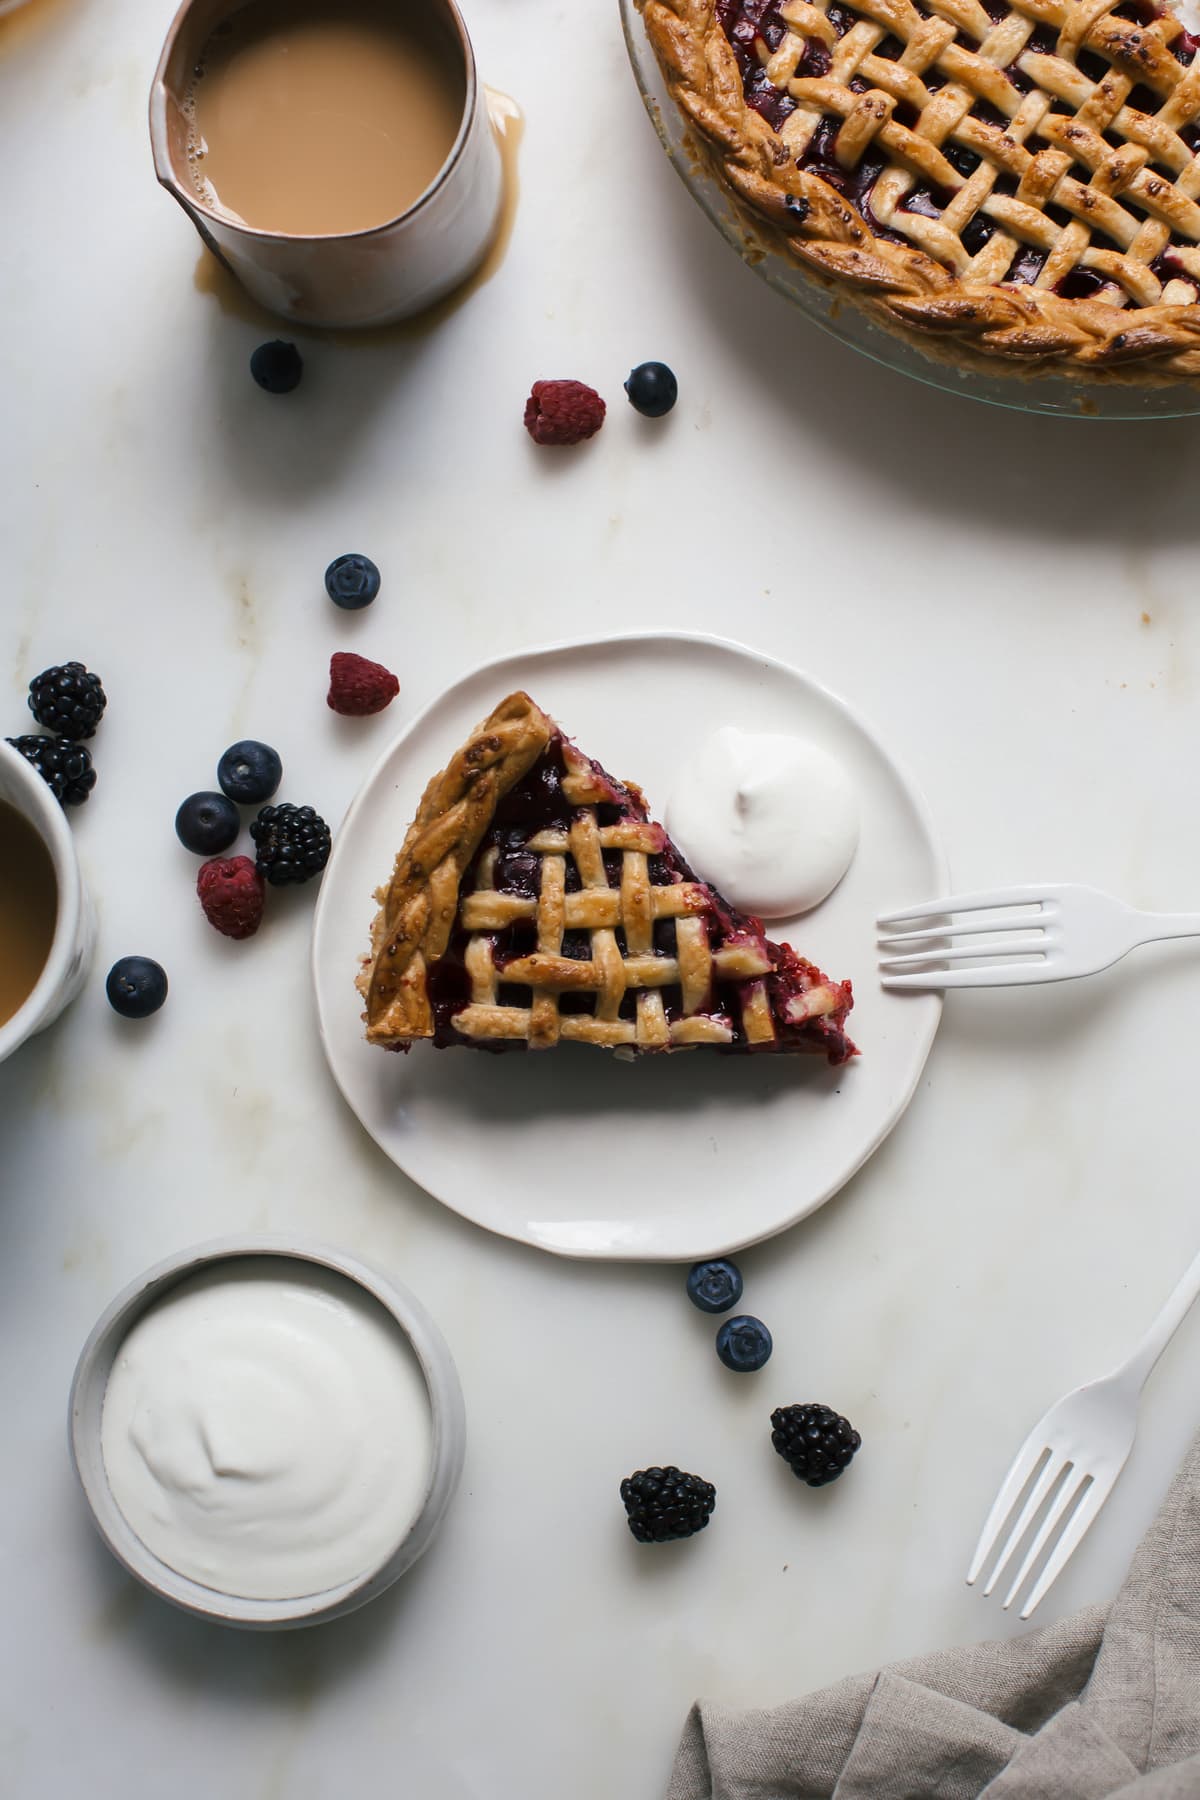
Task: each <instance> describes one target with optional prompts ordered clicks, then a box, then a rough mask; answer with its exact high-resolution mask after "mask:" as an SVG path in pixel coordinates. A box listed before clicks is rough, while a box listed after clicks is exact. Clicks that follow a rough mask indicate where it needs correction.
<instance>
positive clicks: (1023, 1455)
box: [967, 1421, 1050, 1587]
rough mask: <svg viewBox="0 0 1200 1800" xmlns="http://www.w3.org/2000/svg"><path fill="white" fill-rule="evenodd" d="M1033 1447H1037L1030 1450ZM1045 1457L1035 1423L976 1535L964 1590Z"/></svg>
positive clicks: (973, 1580) (1046, 1451)
mask: <svg viewBox="0 0 1200 1800" xmlns="http://www.w3.org/2000/svg"><path fill="white" fill-rule="evenodd" d="M1035 1445H1036V1446H1038V1448H1034V1446H1035ZM1049 1454H1050V1450H1049V1447H1048V1446H1047V1444H1046V1441H1045V1438H1044V1437H1043V1435H1042V1422H1041V1421H1039V1422H1038V1424H1037V1425H1035V1426H1034V1428H1033V1430H1032V1431H1031V1432H1030V1434H1029V1436H1028V1437H1027V1438H1026V1439H1025V1442H1024V1443H1023V1444H1022V1445H1021V1448H1020V1449H1019V1450H1018V1451H1017V1454H1016V1456H1015V1457H1014V1458H1013V1464H1012V1468H1011V1469H1010V1470H1009V1471H1008V1474H1007V1475H1006V1476H1005V1477H1004V1483H1003V1486H1002V1487H1001V1489H1000V1492H999V1493H998V1494H997V1495H996V1498H995V1499H994V1500H993V1502H992V1510H991V1512H990V1513H989V1514H988V1516H987V1518H986V1520H985V1521H984V1526H983V1530H982V1531H981V1532H980V1534H979V1542H978V1543H977V1544H976V1546H975V1554H974V1556H973V1557H972V1558H971V1567H970V1568H969V1569H968V1570H967V1586H968V1587H974V1585H975V1583H976V1581H977V1580H978V1579H979V1576H980V1574H981V1573H982V1571H983V1565H984V1563H985V1562H986V1561H987V1559H988V1554H989V1552H990V1551H991V1550H992V1549H994V1547H995V1543H996V1539H997V1537H998V1536H999V1535H1000V1527H1001V1526H1002V1525H1003V1523H1004V1521H1005V1519H1007V1517H1008V1515H1009V1513H1010V1512H1011V1511H1012V1509H1013V1507H1014V1506H1015V1505H1016V1503H1017V1496H1018V1495H1019V1494H1020V1492H1021V1489H1022V1488H1023V1487H1024V1486H1025V1484H1026V1482H1027V1481H1028V1480H1029V1478H1030V1476H1031V1475H1032V1474H1033V1473H1034V1471H1035V1469H1036V1468H1037V1466H1038V1464H1039V1463H1040V1462H1041V1460H1042V1458H1043V1456H1049Z"/></svg>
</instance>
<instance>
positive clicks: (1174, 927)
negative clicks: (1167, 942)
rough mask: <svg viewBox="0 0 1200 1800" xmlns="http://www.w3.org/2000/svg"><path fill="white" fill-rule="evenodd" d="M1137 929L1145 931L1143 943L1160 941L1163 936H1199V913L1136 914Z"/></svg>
mask: <svg viewBox="0 0 1200 1800" xmlns="http://www.w3.org/2000/svg"><path fill="white" fill-rule="evenodd" d="M1137 920H1138V930H1139V931H1142V932H1144V933H1145V936H1144V937H1143V938H1142V939H1141V942H1142V943H1143V944H1157V943H1161V942H1162V940H1163V939H1164V938H1186V937H1200V913H1148V912H1140V913H1138V915H1137Z"/></svg>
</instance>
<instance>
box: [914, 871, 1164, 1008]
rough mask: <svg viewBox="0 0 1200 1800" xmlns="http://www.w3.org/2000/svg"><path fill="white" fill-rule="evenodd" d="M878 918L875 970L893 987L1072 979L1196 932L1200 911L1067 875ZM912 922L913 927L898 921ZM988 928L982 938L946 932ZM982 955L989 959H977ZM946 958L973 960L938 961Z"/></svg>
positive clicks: (1007, 984) (960, 896)
mask: <svg viewBox="0 0 1200 1800" xmlns="http://www.w3.org/2000/svg"><path fill="white" fill-rule="evenodd" d="M1031 909H1032V910H1031ZM960 914H961V915H964V916H963V917H962V919H961V920H960V919H959V917H958V915H960ZM938 921H940V922H938ZM878 923H879V927H880V935H879V950H880V957H879V975H880V979H881V981H882V983H883V985H884V987H887V988H906V987H908V988H956V987H1021V986H1023V985H1024V984H1025V983H1026V982H1037V981H1073V980H1074V979H1075V978H1076V977H1078V976H1080V975H1094V974H1096V973H1097V971H1098V970H1100V969H1107V968H1110V967H1111V966H1112V964H1113V963H1115V962H1120V960H1121V958H1122V957H1123V956H1127V955H1128V954H1129V952H1130V951H1131V950H1134V949H1136V948H1137V946H1138V945H1139V944H1152V943H1156V942H1158V941H1159V940H1160V939H1162V938H1180V937H1200V913H1146V912H1138V911H1137V909H1136V908H1135V907H1132V906H1126V905H1125V902H1124V901H1123V900H1114V899H1113V897H1112V896H1111V894H1102V893H1101V892H1100V891H1099V889H1097V888H1090V887H1080V886H1077V885H1075V884H1074V883H1071V882H1057V883H1055V882H1046V883H1044V884H1043V885H1042V886H1040V887H1039V886H1035V885H1032V884H1031V885H1029V886H1026V887H1010V888H994V889H993V890H992V891H991V892H990V893H979V894H950V895H947V896H946V897H945V898H944V899H941V900H929V901H926V902H925V904H924V905H922V906H908V907H905V908H904V910H903V911H902V912H890V913H884V914H883V915H882V916H881V917H880V919H879V921H878ZM906 926H912V927H914V928H915V929H912V930H905V929H897V927H901V928H903V927H906ZM983 937H986V938H987V940H988V941H987V942H986V943H970V942H968V943H964V944H951V943H950V942H949V941H948V940H949V939H951V938H967V939H971V938H983ZM984 957H986V958H990V959H992V960H990V961H988V962H981V961H980V959H981V958H984ZM945 963H951V964H955V965H962V964H964V963H973V965H974V966H972V967H967V968H964V967H962V966H955V967H953V968H943V967H938V966H936V965H938V964H945Z"/></svg>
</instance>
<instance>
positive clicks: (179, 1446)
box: [100, 1257, 433, 1600]
mask: <svg viewBox="0 0 1200 1800" xmlns="http://www.w3.org/2000/svg"><path fill="white" fill-rule="evenodd" d="M100 1441H101V1450H102V1453H103V1457H104V1467H105V1472H106V1474H107V1476H108V1483H109V1487H110V1488H111V1490H112V1495H113V1498H114V1499H115V1501H116V1503H117V1505H118V1507H119V1508H120V1510H121V1512H122V1513H123V1514H124V1515H125V1518H126V1519H127V1520H128V1522H129V1524H130V1525H131V1526H132V1528H133V1530H134V1531H135V1532H136V1533H137V1535H138V1537H139V1538H140V1539H141V1540H142V1542H143V1544H145V1546H146V1548H147V1549H148V1550H150V1551H152V1552H153V1554H154V1555H155V1556H157V1557H158V1558H159V1560H160V1561H161V1562H164V1563H166V1564H167V1566H168V1567H169V1568H172V1569H175V1570H176V1571H177V1572H178V1573H179V1574H181V1575H186V1576H189V1577H190V1578H191V1579H192V1580H193V1581H198V1582H201V1583H202V1584H203V1585H204V1586H206V1587H211V1588H215V1589H217V1590H219V1591H220V1592H222V1593H226V1594H235V1595H238V1596H241V1597H243V1598H246V1599H256V1600H290V1599H298V1598H301V1597H303V1596H305V1595H308V1594H318V1593H323V1592H324V1591H325V1590H326V1589H327V1588H331V1587H337V1586H339V1585H340V1584H341V1583H342V1582H344V1581H349V1580H352V1579H353V1578H354V1577H356V1576H359V1575H362V1574H365V1573H366V1572H367V1570H368V1569H371V1568H373V1567H375V1566H376V1565H377V1564H378V1563H379V1562H381V1561H382V1560H383V1559H384V1558H385V1557H386V1555H387V1554H388V1552H389V1551H390V1550H391V1549H392V1548H393V1547H394V1546H395V1545H397V1544H398V1543H399V1542H400V1540H401V1539H402V1538H403V1537H404V1535H405V1534H406V1532H407V1530H408V1527H409V1526H410V1525H411V1524H412V1523H413V1521H414V1520H415V1518H416V1516H417V1514H418V1512H419V1510H420V1508H421V1505H422V1502H423V1499H424V1495H425V1491H426V1486H427V1483H428V1480H429V1475H430V1467H431V1463H432V1457H433V1416H432V1410H431V1407H430V1401H429V1394H428V1390H427V1388H426V1386H425V1380H424V1376H423V1375H422V1373H421V1367H420V1364H419V1362H418V1360H417V1357H416V1353H415V1352H414V1350H413V1348H412V1346H411V1344H410V1343H409V1340H408V1338H407V1337H406V1336H405V1334H404V1332H403V1331H402V1330H401V1328H400V1326H399V1324H398V1323H397V1321H396V1320H395V1319H394V1318H393V1317H392V1315H391V1314H390V1313H389V1312H387V1310H386V1309H385V1308H384V1307H383V1306H382V1305H381V1304H380V1303H379V1302H378V1301H377V1300H376V1299H374V1297H373V1296H372V1295H370V1294H369V1293H367V1292H366V1291H365V1290H364V1289H362V1288H359V1287H358V1286H357V1285H356V1284H355V1283H354V1282H352V1281H350V1280H349V1279H348V1278H347V1277H345V1276H343V1275H339V1274H337V1273H336V1272H335V1271H333V1270H329V1269H324V1268H321V1267H320V1266H318V1265H317V1264H315V1263H305V1262H301V1261H297V1260H294V1259H292V1258H271V1257H245V1258H236V1259H231V1260H230V1261H228V1262H221V1263H216V1264H214V1265H213V1266H212V1267H211V1268H207V1269H205V1270H203V1271H202V1272H201V1273H200V1274H198V1275H195V1276H192V1277H190V1278H189V1279H187V1280H186V1281H183V1282H181V1283H180V1284H179V1286H178V1287H174V1288H171V1289H169V1290H168V1292H167V1293H166V1294H164V1295H163V1297H162V1298H161V1299H160V1300H158V1301H157V1302H156V1303H155V1304H154V1305H153V1306H151V1308H150V1309H149V1311H147V1312H146V1313H144V1314H143V1315H142V1317H141V1318H140V1319H139V1320H138V1321H137V1323H136V1324H135V1325H134V1326H133V1328H132V1330H131V1331H130V1332H129V1335H128V1336H127V1337H126V1339H125V1341H124V1343H123V1344H122V1345H121V1347H120V1350H119V1352H118V1354H117V1358H116V1361H115V1363H114V1365H113V1369H112V1373H111V1374H110V1376H109V1379H108V1386H107V1388H106V1390H105V1396H104V1406H103V1410H102V1413H101V1421H100Z"/></svg>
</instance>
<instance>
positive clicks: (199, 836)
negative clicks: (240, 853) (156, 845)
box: [175, 794, 242, 856]
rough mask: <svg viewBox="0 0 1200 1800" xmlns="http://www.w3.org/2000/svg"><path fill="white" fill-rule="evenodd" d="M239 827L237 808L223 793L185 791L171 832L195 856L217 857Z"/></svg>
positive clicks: (240, 825) (226, 848)
mask: <svg viewBox="0 0 1200 1800" xmlns="http://www.w3.org/2000/svg"><path fill="white" fill-rule="evenodd" d="M241 828H242V821H241V819H240V818H239V817H238V809H237V807H236V806H235V805H234V804H233V801H232V800H227V799H226V798H225V795H224V794H189V795H188V797H187V799H186V800H185V801H184V803H183V805H182V806H181V807H180V808H179V811H178V812H177V813H176V814H175V835H176V837H177V838H178V839H179V841H180V843H181V844H182V845H183V847H184V849H185V850H194V851H195V853H196V855H197V856H219V855H220V853H221V851H222V850H228V848H229V846H230V844H232V842H233V840H234V838H235V837H236V836H237V834H238V832H239V831H240V830H241Z"/></svg>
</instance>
